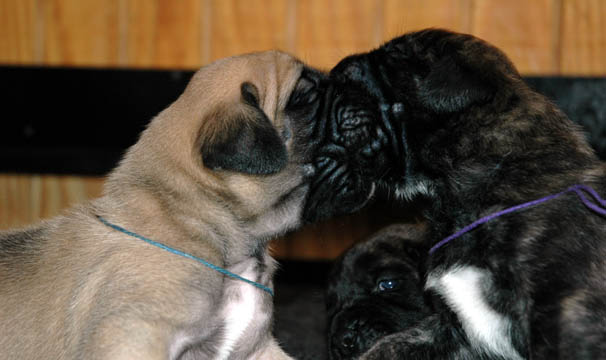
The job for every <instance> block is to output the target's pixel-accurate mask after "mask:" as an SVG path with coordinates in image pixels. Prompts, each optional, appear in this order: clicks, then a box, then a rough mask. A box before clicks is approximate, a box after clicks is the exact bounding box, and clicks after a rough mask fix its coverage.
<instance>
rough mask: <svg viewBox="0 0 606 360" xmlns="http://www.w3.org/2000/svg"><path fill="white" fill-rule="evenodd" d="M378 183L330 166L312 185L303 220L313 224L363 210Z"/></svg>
mask: <svg viewBox="0 0 606 360" xmlns="http://www.w3.org/2000/svg"><path fill="white" fill-rule="evenodd" d="M375 189H376V184H375V183H374V182H370V181H366V180H365V179H364V178H362V177H360V176H354V175H352V174H351V173H348V172H347V171H346V170H344V169H342V168H337V169H329V170H327V171H326V174H324V175H323V176H322V175H320V176H319V178H318V179H317V180H316V181H315V182H314V183H313V184H312V186H311V191H310V192H309V194H308V197H307V199H306V203H305V207H304V210H303V221H304V222H306V223H314V222H318V221H321V220H325V219H328V218H331V217H335V216H341V215H347V214H351V213H354V212H356V211H358V210H360V209H362V208H363V207H364V206H366V204H368V203H369V202H370V200H371V199H372V198H373V195H374V194H375Z"/></svg>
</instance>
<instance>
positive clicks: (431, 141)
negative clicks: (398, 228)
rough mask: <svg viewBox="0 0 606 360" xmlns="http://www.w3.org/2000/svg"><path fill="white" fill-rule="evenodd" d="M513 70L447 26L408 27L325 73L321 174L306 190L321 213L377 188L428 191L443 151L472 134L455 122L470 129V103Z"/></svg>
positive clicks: (334, 211) (475, 104)
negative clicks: (327, 75)
mask: <svg viewBox="0 0 606 360" xmlns="http://www.w3.org/2000/svg"><path fill="white" fill-rule="evenodd" d="M517 78H519V74H517V72H516V70H515V68H514V67H513V65H511V63H510V62H509V60H507V58H506V57H505V55H504V54H502V53H501V52H500V51H499V50H498V49H496V48H494V47H492V46H490V45H488V44H486V43H485V42H483V41H481V40H479V39H477V38H474V37H472V36H469V35H464V34H456V33H452V32H448V31H444V30H433V29H432V30H425V31H420V32H416V33H409V34H406V35H403V36H401V37H398V38H395V39H393V40H392V41H390V42H388V43H386V44H384V45H383V46H381V47H380V48H378V49H376V50H373V51H371V52H368V53H363V54H357V55H352V56H349V57H347V58H345V59H343V60H342V61H341V62H339V64H337V65H336V66H335V67H334V68H333V69H332V70H331V71H330V85H329V89H328V91H327V100H326V101H327V104H326V106H325V113H324V115H323V116H324V117H325V124H324V126H325V133H324V134H322V135H323V137H322V143H321V149H320V151H319V152H318V161H317V168H318V169H319V171H320V174H321V176H319V177H318V180H317V183H316V184H315V187H314V188H312V190H313V189H315V191H316V192H317V194H318V195H317V196H315V198H314V199H313V200H314V206H315V207H316V208H317V209H320V210H319V211H318V213H319V216H333V215H338V214H343V213H348V212H352V211H356V210H357V209H359V208H360V207H362V206H363V205H364V204H365V203H366V201H367V200H368V199H369V197H370V196H371V195H372V192H373V190H374V189H375V188H378V189H388V190H389V192H390V193H391V194H395V195H396V196H397V197H402V198H406V199H413V198H415V197H416V196H417V195H419V194H422V195H429V196H431V195H432V194H431V191H432V190H431V188H432V180H434V179H435V178H437V177H439V176H443V171H444V169H445V167H446V166H447V165H448V161H450V160H451V155H452V154H450V153H448V152H451V151H452V150H453V149H455V150H456V149H457V147H459V146H462V145H465V144H463V143H462V142H459V143H457V141H458V139H460V138H462V136H466V135H469V134H470V132H467V133H460V132H461V131H462V127H461V126H460V125H461V124H462V123H465V124H466V126H467V125H468V126H469V127H470V130H472V131H474V126H475V125H474V124H473V121H476V119H471V117H472V115H470V114H471V113H472V112H471V111H470V109H471V108H473V109H478V108H479V107H481V105H483V104H485V103H487V102H488V101H491V100H492V99H493V98H494V97H495V93H496V92H497V91H499V90H500V89H503V88H504V87H505V86H501V84H505V83H506V82H507V81H510V80H511V79H517ZM464 114H467V115H464ZM462 116H467V117H468V118H470V120H469V121H467V120H465V121H466V122H464V121H462V120H461V119H462ZM483 116H484V117H485V116H486V114H484V115H483ZM478 119H480V121H481V117H480V116H478ZM453 130H457V131H459V133H456V132H455V131H453ZM470 143H473V141H470ZM471 151H473V150H471ZM428 189H430V190H428Z"/></svg>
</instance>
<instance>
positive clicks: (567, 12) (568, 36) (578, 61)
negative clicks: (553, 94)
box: [558, 0, 606, 76]
mask: <svg viewBox="0 0 606 360" xmlns="http://www.w3.org/2000/svg"><path fill="white" fill-rule="evenodd" d="M558 55H559V56H560V57H561V58H560V66H561V67H560V72H561V73H563V74H571V75H583V76H591V75H600V76H606V2H605V1H602V0H565V1H564V2H563V4H562V22H561V46H560V53H559V54H558Z"/></svg>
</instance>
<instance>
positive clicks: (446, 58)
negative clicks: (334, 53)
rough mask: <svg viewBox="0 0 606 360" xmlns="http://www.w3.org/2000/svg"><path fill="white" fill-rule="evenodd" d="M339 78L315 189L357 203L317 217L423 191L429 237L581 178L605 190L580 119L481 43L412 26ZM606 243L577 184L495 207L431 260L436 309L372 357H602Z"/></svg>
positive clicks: (605, 224) (342, 66)
mask: <svg viewBox="0 0 606 360" xmlns="http://www.w3.org/2000/svg"><path fill="white" fill-rule="evenodd" d="M331 79H332V81H333V84H332V86H333V88H332V89H330V90H329V92H328V93H329V100H330V102H331V104H332V105H331V106H329V107H328V113H327V115H326V117H327V118H326V123H325V131H326V132H325V135H324V141H325V145H324V151H323V154H322V156H320V157H319V158H318V162H317V167H318V169H319V170H320V173H323V174H324V176H320V177H318V179H320V180H319V181H318V183H316V184H315V185H314V189H316V192H317V193H320V194H326V193H329V192H330V191H332V192H333V193H335V194H344V196H346V199H347V200H348V202H347V204H345V205H343V204H340V206H338V207H335V206H332V205H333V204H332V203H334V202H335V200H334V199H330V198H329V197H328V196H323V197H316V198H315V201H316V202H317V207H318V208H321V209H323V212H322V214H319V216H328V215H331V214H334V213H335V212H346V211H348V210H355V209H357V208H359V206H361V205H363V203H364V202H365V199H366V197H367V196H368V194H369V193H370V192H371V191H372V189H374V188H375V187H377V188H383V189H388V190H389V191H391V192H393V193H395V194H397V195H399V196H400V197H401V198H402V200H403V201H404V200H408V199H413V198H416V197H419V196H422V197H427V198H429V199H431V200H432V202H431V204H432V205H431V206H430V207H429V208H428V209H427V210H426V212H425V217H426V218H427V220H428V222H429V232H430V233H429V235H428V238H427V241H426V247H427V248H430V247H432V246H433V245H435V244H436V243H438V242H440V241H441V240H442V239H444V238H446V237H448V236H449V235H451V234H453V233H455V232H457V231H458V230H459V229H461V228H463V227H465V226H466V225H468V224H470V223H472V222H474V221H475V220H477V219H479V218H482V217H483V216H486V215H489V214H492V213H495V212H497V211H500V210H503V209H506V208H509V207H512V206H515V205H517V204H522V203H525V202H528V201H532V200H535V199H539V198H543V197H545V196H547V195H550V194H556V193H558V192H560V191H562V190H564V189H567V188H568V187H570V186H571V185H573V184H586V185H589V186H591V187H592V188H593V189H595V190H596V191H597V192H598V193H600V194H603V195H605V194H606V172H605V170H606V169H605V167H604V165H603V164H602V163H600V162H599V161H598V159H597V158H596V156H595V155H594V153H593V151H592V150H591V148H590V147H589V145H588V144H587V142H586V141H585V139H584V138H583V135H582V133H581V132H580V131H579V129H578V128H577V127H576V126H575V125H573V123H572V122H571V121H570V120H569V119H567V118H566V116H565V115H564V114H563V113H562V112H561V111H559V110H558V109H557V108H556V107H555V106H554V105H553V104H552V103H550V102H549V101H547V100H546V99H545V98H544V97H543V96H541V95H539V94H537V93H536V92H534V91H533V90H532V89H530V88H529V87H528V86H527V85H526V84H525V83H524V82H523V81H522V79H521V77H520V75H519V73H518V72H517V70H516V69H515V67H514V66H513V64H512V63H511V61H509V60H508V59H507V57H506V56H505V55H504V54H503V53H502V52H501V51H499V50H498V49H496V48H495V47H493V46H491V45H489V44H487V43H486V42H484V41H482V40H479V39H477V38H474V37H472V36H469V35H462V34H455V33H451V32H447V31H442V30H425V31H420V32H414V33H410V34H406V35H404V36H402V37H399V38H396V39H394V40H392V41H390V42H388V43H386V44H385V45H383V46H381V47H380V48H378V49H376V50H374V51H371V52H369V53H365V54H359V55H353V56H350V57H348V58H346V59H344V60H343V61H341V62H340V63H339V64H338V65H337V66H336V67H335V68H334V69H333V70H332V71H331ZM586 195H587V194H586ZM326 199H327V200H328V201H325V200H326ZM352 199H353V200H357V202H356V201H350V200H352ZM605 239H606V219H605V218H604V216H602V215H599V214H597V213H596V212H594V211H592V210H590V209H589V207H588V206H586V205H585V204H584V203H583V202H582V201H581V200H580V199H579V197H577V195H575V194H574V193H573V192H570V193H566V194H563V195H561V196H559V197H557V198H556V199H553V200H550V201H548V202H544V203H541V204H539V205H535V206H531V207H528V208H526V209H524V210H520V211H518V212H513V213H510V214H507V215H503V216H501V217H497V218H494V219H492V220H490V221H488V222H487V223H485V224H483V225H481V226H479V227H477V228H476V229H474V230H472V231H470V232H467V233H466V234H464V235H462V236H461V237H459V238H457V239H455V240H453V241H451V242H449V243H447V244H445V245H443V246H442V247H440V248H438V249H437V250H436V251H435V252H434V253H433V254H432V255H430V256H429V257H428V258H427V263H426V267H427V272H426V274H425V289H426V291H427V292H428V294H429V295H431V296H432V299H433V304H434V307H435V311H436V314H435V315H434V316H430V317H428V318H426V319H425V320H424V322H422V323H421V324H419V325H418V326H417V327H416V328H415V329H412V330H410V331H408V332H406V333H403V334H397V335H393V336H389V337H387V338H386V339H384V341H381V342H380V343H378V344H377V345H376V346H375V347H374V348H373V349H371V350H370V351H369V352H368V353H367V354H366V355H365V356H364V357H363V358H364V359H387V358H411V359H412V358H414V359H467V358H497V359H505V358H506V359H522V358H532V359H558V358H559V359H573V358H574V359H603V358H606V240H605Z"/></svg>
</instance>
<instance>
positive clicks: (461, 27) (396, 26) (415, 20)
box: [383, 0, 472, 41]
mask: <svg viewBox="0 0 606 360" xmlns="http://www.w3.org/2000/svg"><path fill="white" fill-rule="evenodd" d="M471 9H472V2H471V0H425V1H418V0H386V1H385V7H384V13H383V40H384V41H387V40H390V39H391V38H393V37H396V36H399V35H402V34H404V33H406V32H409V31H415V30H422V29H425V28H430V27H433V28H442V29H449V30H453V31H459V32H465V33H468V32H470V31H471V15H470V14H471Z"/></svg>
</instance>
